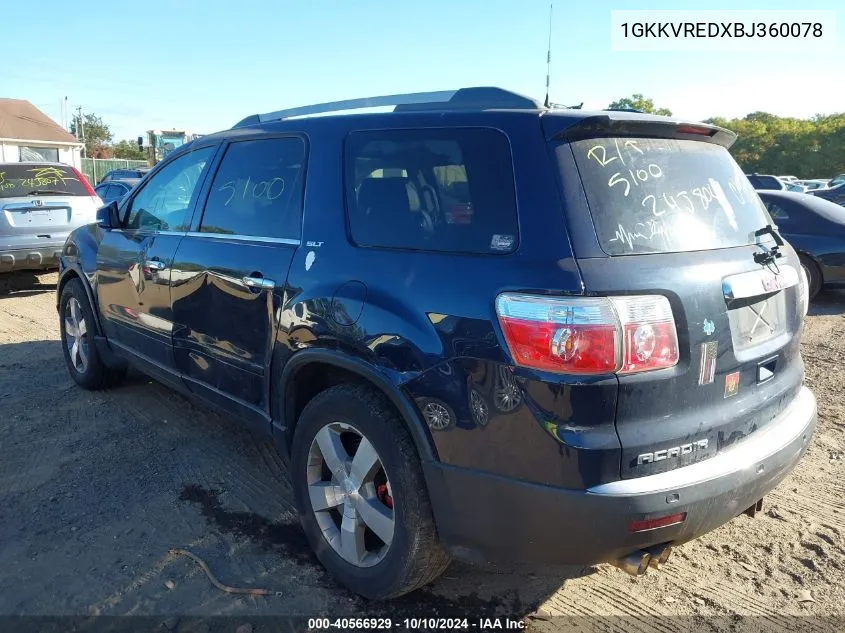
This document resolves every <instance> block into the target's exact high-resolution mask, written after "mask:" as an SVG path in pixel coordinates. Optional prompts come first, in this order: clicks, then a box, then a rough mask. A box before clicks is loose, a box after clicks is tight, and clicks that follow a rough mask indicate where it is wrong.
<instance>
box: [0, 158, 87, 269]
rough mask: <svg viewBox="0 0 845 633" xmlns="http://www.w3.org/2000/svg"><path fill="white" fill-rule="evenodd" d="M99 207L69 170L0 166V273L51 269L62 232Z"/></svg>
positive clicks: (47, 166)
mask: <svg viewBox="0 0 845 633" xmlns="http://www.w3.org/2000/svg"><path fill="white" fill-rule="evenodd" d="M102 204H103V202H102V200H100V198H99V196H97V194H96V193H94V190H93V189H92V188H91V185H90V184H88V181H87V180H86V179H85V176H83V175H82V174H81V173H80V172H79V170H78V169H76V168H74V167H72V166H70V165H64V164H62V163H0V272H8V271H11V270H41V269H45V268H54V267H57V266H58V264H59V255H60V254H61V251H62V246H63V245H64V243H65V238H67V236H68V233H70V232H71V231H72V230H73V229H75V228H77V227H78V226H82V225H83V224H90V223H91V222H94V221H95V220H96V214H97V209H98V208H99V207H101V206H102Z"/></svg>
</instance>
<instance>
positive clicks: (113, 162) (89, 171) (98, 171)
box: [82, 158, 149, 187]
mask: <svg viewBox="0 0 845 633" xmlns="http://www.w3.org/2000/svg"><path fill="white" fill-rule="evenodd" d="M138 167H149V164H148V163H147V161H145V160H127V159H124V158H83V159H82V173H83V174H85V177H86V178H87V179H88V182H90V183H91V186H92V187H93V186H96V185H97V184H98V183H99V182H100V180H101V179H102V178H103V176H105V175H106V174H107V173H109V172H110V171H111V170H112V169H133V168H134V169H137V168H138Z"/></svg>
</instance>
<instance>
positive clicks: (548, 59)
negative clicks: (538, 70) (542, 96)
mask: <svg viewBox="0 0 845 633" xmlns="http://www.w3.org/2000/svg"><path fill="white" fill-rule="evenodd" d="M553 8H554V4H553V3H551V2H550V3H549V48H548V49H546V102H545V106H546V107H547V108H549V107H551V102H550V101H549V74H550V73H551V69H552V9H553Z"/></svg>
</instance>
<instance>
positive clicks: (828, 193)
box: [809, 182, 845, 205]
mask: <svg viewBox="0 0 845 633" xmlns="http://www.w3.org/2000/svg"><path fill="white" fill-rule="evenodd" d="M809 193H810V194H812V195H814V196H816V197H818V198H823V199H825V200H828V201H830V202H833V203H835V204H839V205H845V182H840V183H839V184H837V185H831V186H830V187H826V188H824V189H814V190H813V191H810V192H809Z"/></svg>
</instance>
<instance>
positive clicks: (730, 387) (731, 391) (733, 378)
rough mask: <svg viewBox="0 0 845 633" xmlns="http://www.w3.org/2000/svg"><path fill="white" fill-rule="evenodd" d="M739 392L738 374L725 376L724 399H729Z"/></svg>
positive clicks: (736, 372)
mask: <svg viewBox="0 0 845 633" xmlns="http://www.w3.org/2000/svg"><path fill="white" fill-rule="evenodd" d="M738 392H739V372H738V371H735V372H733V373H732V374H728V375H727V376H725V397H726V398H730V397H731V396H735V395H736V394H737V393H738Z"/></svg>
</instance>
